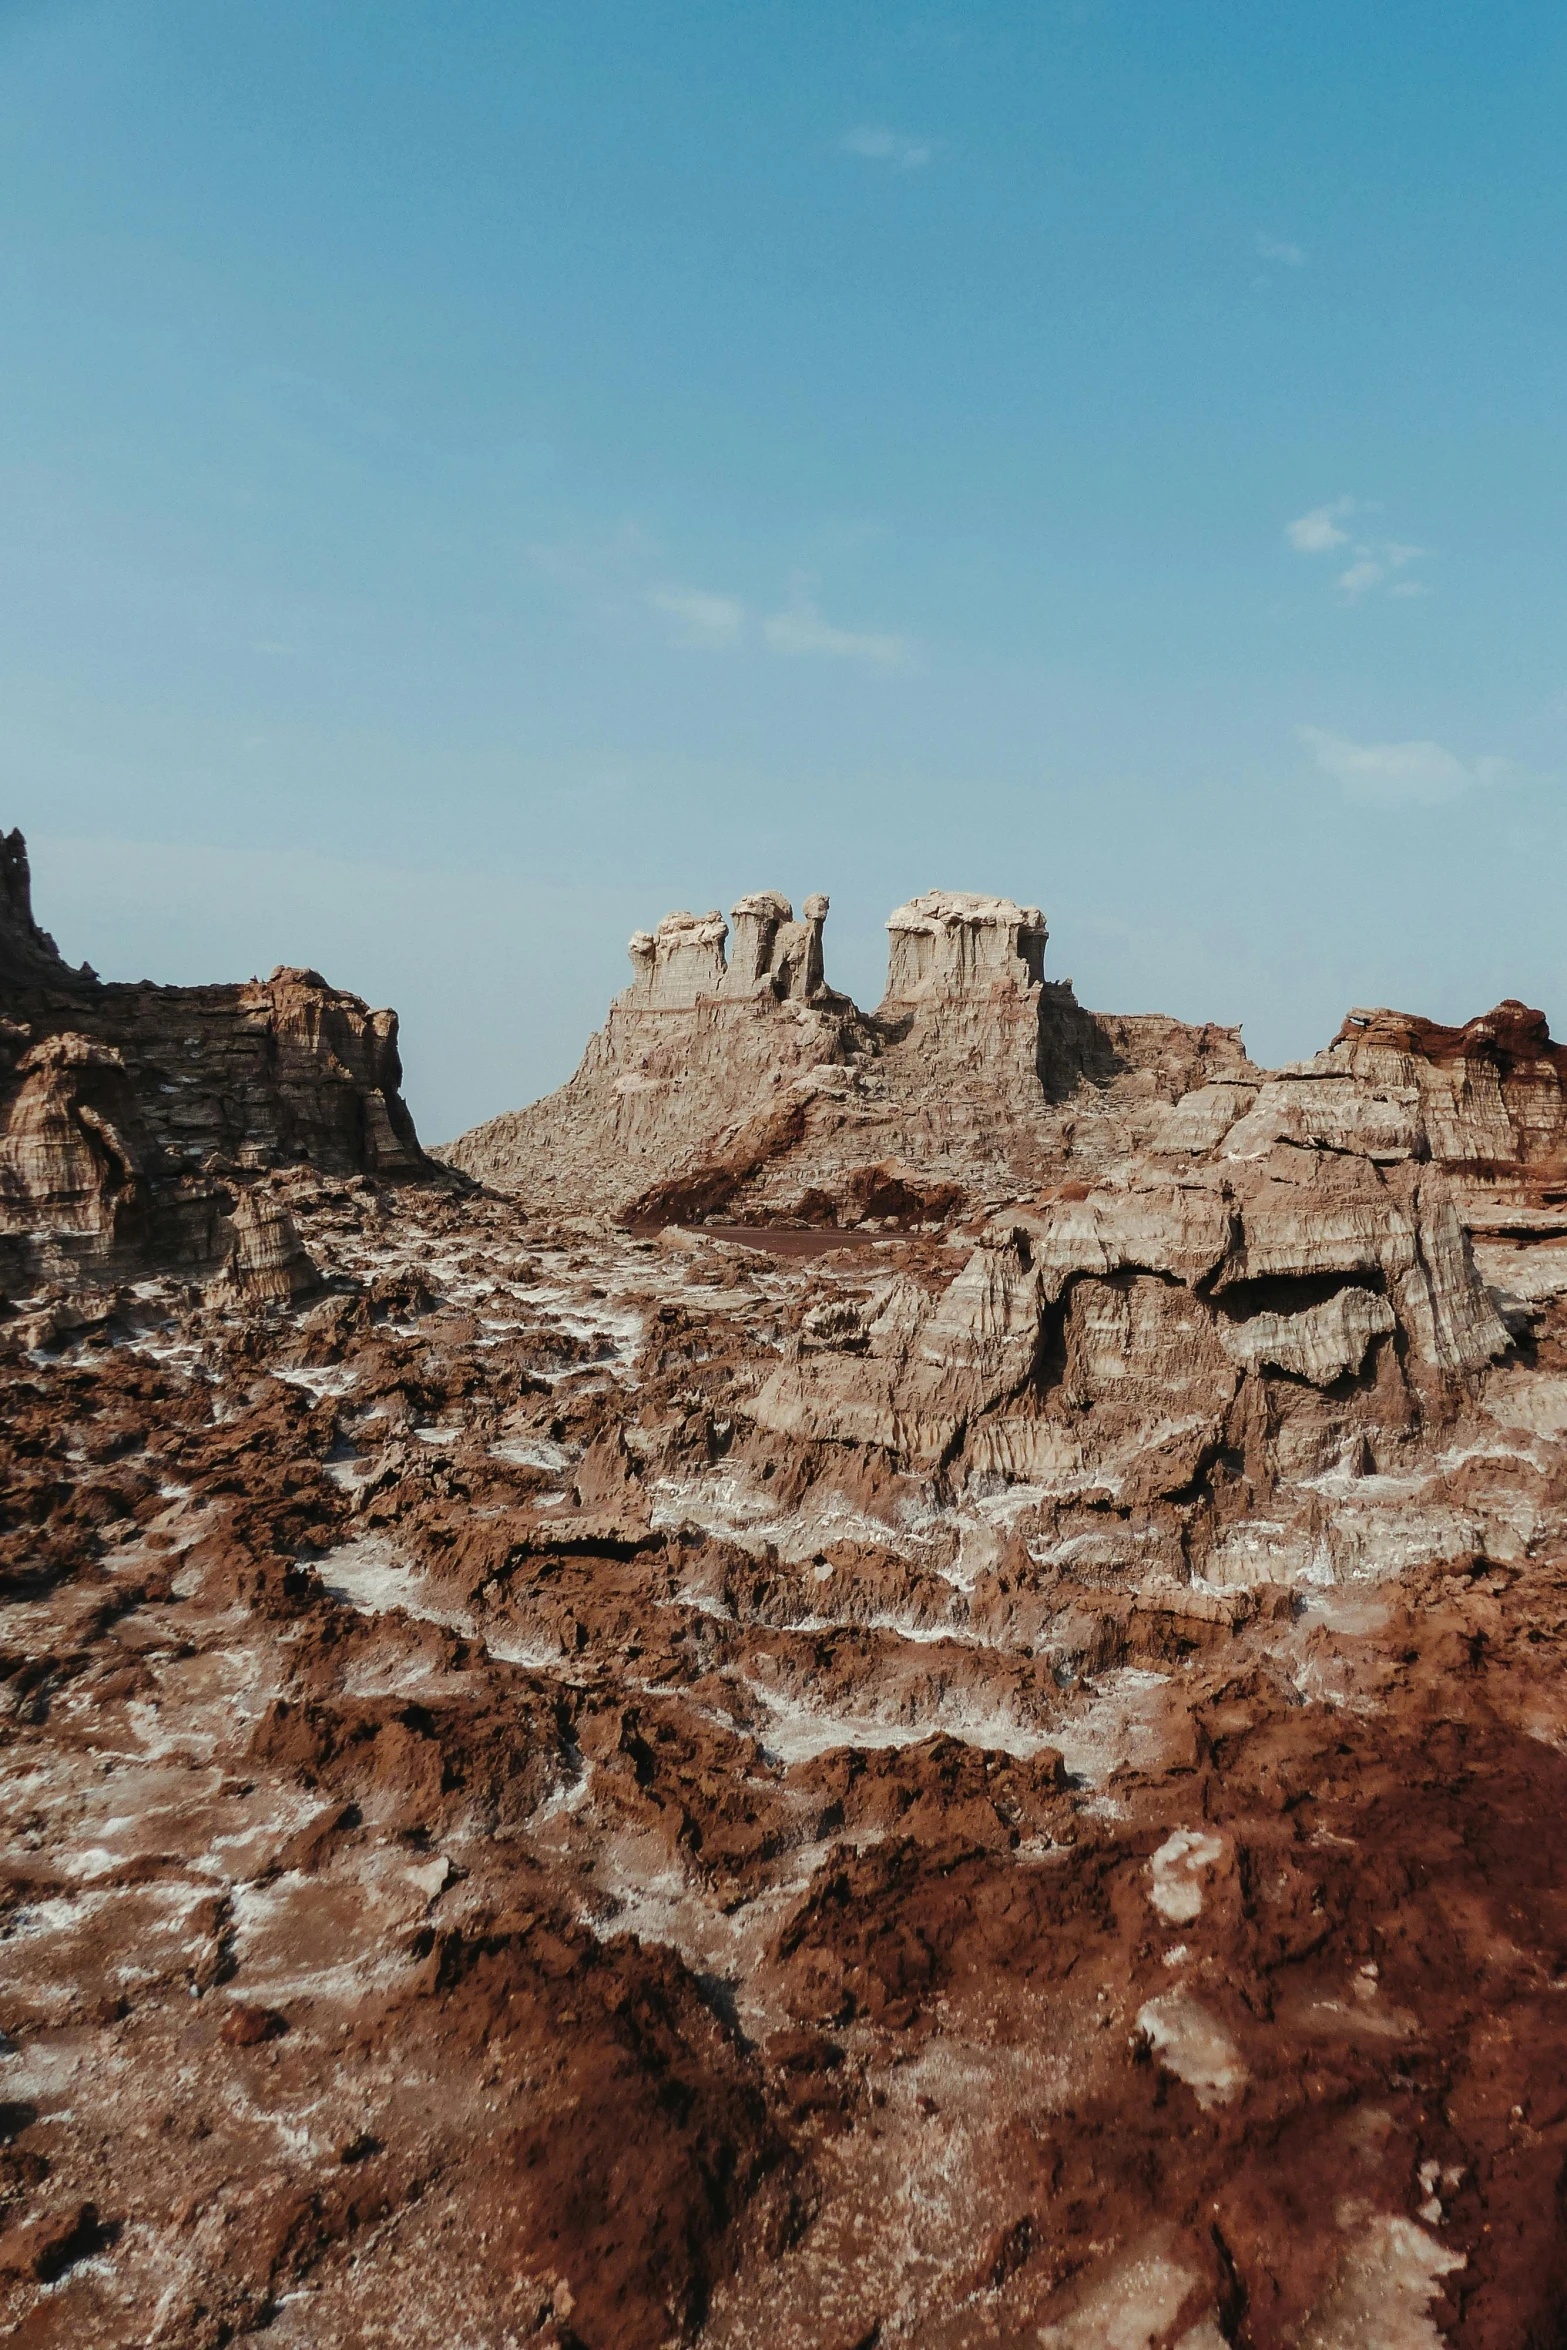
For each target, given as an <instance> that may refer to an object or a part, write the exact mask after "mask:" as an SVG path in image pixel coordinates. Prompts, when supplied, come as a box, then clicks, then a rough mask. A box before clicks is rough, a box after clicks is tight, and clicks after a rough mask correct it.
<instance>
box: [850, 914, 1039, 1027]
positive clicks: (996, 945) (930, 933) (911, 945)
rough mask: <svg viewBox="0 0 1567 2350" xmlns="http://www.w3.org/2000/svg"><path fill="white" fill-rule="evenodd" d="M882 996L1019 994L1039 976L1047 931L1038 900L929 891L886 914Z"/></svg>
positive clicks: (891, 999) (1036, 982)
mask: <svg viewBox="0 0 1567 2350" xmlns="http://www.w3.org/2000/svg"><path fill="white" fill-rule="evenodd" d="M887 930H888V955H887V1000H888V1002H889V1003H910V1002H915V1001H917V1000H918V999H919V998H920V997H922V996H956V995H992V994H994V993H995V992H996V991H997V990H998V989H999V990H1001V991H1003V992H1005V993H1007V994H1021V993H1023V991H1024V990H1025V989H1027V988H1031V987H1038V986H1039V985H1040V983H1041V981H1042V980H1043V978H1044V974H1045V941H1046V939H1047V938H1048V936H1049V932H1048V930H1047V929H1046V927H1045V918H1044V916H1043V914H1042V913H1041V912H1040V910H1039V908H1038V907H1037V906H1019V905H1015V904H1014V903H1013V901H1012V899H1011V898H993V897H984V896H982V895H980V894H979V893H977V892H976V891H974V890H966V889H928V890H926V891H925V893H924V895H923V896H922V897H917V898H910V900H909V902H908V904H907V905H906V906H897V907H895V908H894V910H893V911H892V913H890V914H889V915H888V917H887Z"/></svg>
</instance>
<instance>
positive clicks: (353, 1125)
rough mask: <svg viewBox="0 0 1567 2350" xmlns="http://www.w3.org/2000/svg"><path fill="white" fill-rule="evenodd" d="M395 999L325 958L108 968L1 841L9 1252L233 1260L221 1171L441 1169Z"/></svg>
mask: <svg viewBox="0 0 1567 2350" xmlns="http://www.w3.org/2000/svg"><path fill="white" fill-rule="evenodd" d="M401 1083H402V1070H401V1064H400V1062H399V1059H398V1052H397V1015H396V1014H395V1013H394V1012H389V1011H381V1012H375V1011H371V1010H370V1008H369V1007H368V1006H367V1005H366V1004H365V1003H364V1002H362V1001H361V999H360V998H359V997H358V996H355V995H349V994H347V993H346V992H345V991H344V990H342V989H340V988H334V987H330V986H328V984H327V982H326V981H325V980H324V979H323V978H322V977H321V975H320V974H319V972H315V971H303V970H293V969H289V968H280V969H278V970H276V971H274V972H273V974H272V977H271V978H270V979H269V980H265V981H260V980H251V981H248V982H246V983H244V984H242V985H237V986H218V987H155V986H153V985H152V984H150V983H146V982H144V983H142V984H140V985H134V986H132V985H119V984H105V983H103V982H101V981H99V980H98V979H97V978H96V977H95V976H94V974H93V973H92V972H91V971H90V970H89V969H88V968H87V967H86V966H83V968H82V969H81V970H80V971H73V970H72V969H70V967H69V966H68V965H67V964H66V963H65V962H64V961H63V960H62V959H61V958H60V956H59V955H58V954H57V953H56V951H55V949H54V943H53V941H52V940H51V939H49V938H48V937H47V936H46V934H45V933H44V932H42V931H41V930H39V928H38V926H37V924H36V923H35V922H34V920H33V917H32V906H31V897H30V889H29V881H28V870H27V855H26V846H25V843H24V842H23V841H22V837H21V835H20V833H12V834H11V835H10V836H9V837H8V838H6V839H5V840H4V841H0V1263H3V1266H4V1269H5V1277H6V1279H7V1280H8V1281H10V1282H12V1283H13V1284H14V1283H15V1282H16V1281H17V1280H25V1279H27V1278H30V1277H32V1276H33V1275H35V1274H38V1273H40V1272H41V1273H43V1274H44V1275H46V1276H47V1277H50V1278H54V1277H56V1276H58V1274H59V1273H60V1270H61V1268H62V1267H63V1266H66V1265H70V1264H74V1265H77V1266H82V1267H92V1266H97V1267H100V1268H113V1267H125V1266H129V1265H130V1264H131V1263H133V1262H136V1261H140V1260H147V1261H157V1262H160V1263H161V1262H168V1263H180V1262H186V1263H189V1264H190V1265H191V1266H192V1267H193V1268H194V1269H201V1268H202V1267H204V1266H206V1265H208V1264H210V1263H212V1262H213V1261H214V1259H215V1260H216V1261H219V1262H221V1261H222V1260H223V1259H224V1258H225V1257H226V1256H227V1255H228V1253H229V1251H230V1248H231V1246H232V1243H233V1238H234V1236H233V1233H232V1231H231V1229H230V1227H229V1224H228V1221H227V1210H228V1208H229V1206H230V1205H232V1201H231V1198H230V1195H229V1194H228V1192H226V1191H225V1190H223V1188H222V1181H223V1179H224V1178H225V1177H230V1178H232V1177H234V1176H236V1175H243V1174H246V1173H257V1172H261V1171H264V1170H266V1169H269V1168H277V1167H284V1166H290V1165H298V1164H305V1165H309V1166H313V1167H316V1168H318V1169H319V1170H321V1171H322V1172H323V1173H333V1174H350V1173H371V1174H377V1175H385V1176H393V1177H398V1176H407V1175H415V1174H420V1173H425V1172H428V1171H429V1163H428V1161H427V1160H426V1159H425V1157H424V1154H423V1152H422V1151H421V1149H420V1147H419V1140H418V1136H417V1135H416V1133H415V1131H414V1126H413V1121H412V1119H411V1118H410V1116H409V1114H408V1110H407V1107H406V1105H405V1104H404V1102H403V1100H402V1097H401V1093H400V1091H399V1088H400V1086H401Z"/></svg>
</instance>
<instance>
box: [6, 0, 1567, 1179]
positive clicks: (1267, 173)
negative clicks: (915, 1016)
mask: <svg viewBox="0 0 1567 2350" xmlns="http://www.w3.org/2000/svg"><path fill="white" fill-rule="evenodd" d="M1564 64H1567V18H1564V17H1563V15H1562V12H1561V11H1560V10H1559V9H1554V8H1548V7H1546V6H1543V5H1529V6H1523V5H1509V4H1508V0H1490V5H1487V6H1485V7H1483V8H1482V7H1480V6H1467V5H1466V6H1457V5H1451V4H1448V0H1420V4H1419V5H1414V4H1413V0H1380V4H1379V5H1378V6H1377V7H1375V8H1367V7H1366V6H1365V5H1364V0H1356V4H1355V5H1350V4H1349V0H1312V4H1311V5H1309V6H1308V5H1303V4H1294V5H1291V4H1288V0H1280V4H1279V5H1277V6H1270V7H1267V8H1261V7H1258V6H1257V5H1256V4H1255V0H1225V4H1222V5H1221V4H1216V0H1183V4H1182V5H1181V6H1179V7H1174V6H1171V5H1169V4H1168V0H1161V4H1157V5H1156V4H1155V0H1141V4H1133V0H1081V4H1074V5H1056V4H1055V0H1028V4H1025V0H964V4H962V5H923V6H920V5H916V6H908V7H904V6H901V5H898V4H897V0H880V4H878V5H874V6H861V7H851V8H846V7H845V6H843V4H842V0H835V4H828V0H820V4H818V0H768V5H767V6H765V7H762V6H752V7H743V6H736V5H735V4H734V0H725V4H722V5H721V4H719V0H702V4H695V0H687V4H684V5H660V4H659V0H636V4H635V5H632V4H630V0H530V4H528V5H520V4H517V0H512V4H509V5H499V4H495V0H442V4H439V5H438V4H436V0H330V4H328V5H323V0H308V4H303V0H265V5H262V4H260V0H224V4H223V6H221V7H218V8H214V7H213V6H211V5H210V0H134V5H131V4H121V0H113V4H111V5H87V4H83V5H71V4H65V0H59V4H51V0H35V4H32V5H28V4H26V0H10V4H9V5H7V4H6V0H0V317H3V319H4V321H5V325H4V330H3V333H4V360H3V365H0V516H3V528H0V693H3V698H4V713H5V717H4V726H3V729H0V761H3V773H0V821H3V822H4V823H5V824H7V825H9V824H12V823H20V824H21V825H22V827H23V828H24V830H25V831H26V832H27V834H28V836H29V839H30V841H31V842H32V845H33V855H34V868H35V879H36V891H35V894H36V897H37V900H38V906H39V911H40V914H41V916H42V918H43V919H44V920H45V922H46V923H47V924H48V925H49V927H51V928H52V929H53V930H54V931H55V932H56V934H57V936H58V937H59V939H60V943H61V945H62V947H63V948H64V949H65V950H66V952H68V953H69V954H71V955H72V957H73V958H79V957H81V956H83V955H87V956H90V958H91V959H92V960H93V962H94V963H95V964H96V965H97V966H98V968H99V969H100V970H101V971H102V972H103V973H104V974H105V976H108V977H127V978H128V977H141V976H143V975H146V976H150V977H153V978H157V979H161V980H194V979H210V978H218V977H243V976H246V975H248V973H249V972H251V971H252V970H262V971H264V970H266V969H268V968H270V967H271V965H272V964H273V963H275V962H279V961H292V962H308V963H314V964H316V965H317V966H318V967H320V968H321V969H323V970H324V971H325V972H326V973H327V974H328V976H329V977H331V978H333V979H334V980H337V981H339V982H340V983H342V984H344V985H347V986H351V987H354V988H357V989H358V990H360V991H361V992H362V993H364V994H366V995H368V996H369V997H371V998H372V1000H374V1001H376V1002H392V1003H395V1004H396V1005H397V1006H398V1007H399V1009H400V1011H401V1012H402V1014H403V1024H404V1044H405V1060H406V1064H407V1076H408V1093H409V1097H410V1100H411V1102H412V1104H413V1107H414V1109H415V1113H416V1115H417V1116H418V1118H419V1121H420V1125H421V1129H422V1131H423V1132H424V1133H425V1134H426V1135H427V1136H428V1137H429V1138H431V1139H440V1138H441V1137H443V1136H445V1135H447V1134H450V1133H453V1132H455V1131H456V1130H457V1129H459V1128H460V1127H461V1126H463V1125H465V1124H467V1123H469V1122H471V1121H472V1120H474V1119H476V1118H478V1117H481V1116H484V1115H487V1114H489V1113H490V1112H492V1111H495V1110H499V1109H502V1108H506V1107H509V1106H512V1105H513V1104H515V1103H517V1102H519V1101H522V1100H525V1099H528V1098H530V1097H531V1096H533V1095H535V1094H537V1093H539V1092H541V1091H543V1090H545V1089H546V1088H547V1087H548V1086H550V1085H552V1084H554V1083H557V1082H559V1080H560V1079H561V1078H563V1077H564V1076H565V1075H567V1074H568V1073H569V1071H570V1069H571V1067H572V1066H573V1065H574V1063H575V1060H576V1058H577V1055H578V1053H579V1051H580V1049H581V1045H582V1043H583V1041H584V1039H585V1037H586V1034H587V1032H588V1030H589V1029H590V1028H591V1027H592V1026H593V1025H594V1024H595V1023H596V1022H597V1021H598V1019H599V1018H600V1017H601V1016H602V1012H603V1008H604V1006H605V1004H606V1002H607V1000H608V997H609V995H610V994H611V992H612V991H613V990H614V989H615V988H617V987H619V986H621V985H622V984H623V983H624V980H625V977H626V975H627V966H626V964H625V960H624V942H625V939H626V937H627V935H628V933H629V932H630V931H631V930H632V929H633V928H636V927H640V926H642V925H644V924H649V923H651V922H653V921H655V920H656V919H657V918H658V916H659V915H660V914H661V913H663V912H665V911H667V910H668V909H669V908H671V907H673V906H690V907H692V908H695V909H698V910H700V909H701V908H703V907H706V906H709V905H714V904H718V905H722V906H725V907H727V906H728V905H729V904H730V903H731V902H732V900H733V899H734V898H735V897H736V896H738V895H739V894H740V893H741V892H742V891H745V890H750V889H755V888H759V887H778V888H783V889H785V890H787V891H788V892H790V893H791V894H792V895H793V896H794V898H795V899H796V902H798V900H799V899H800V898H801V897H803V896H804V895H805V894H806V893H807V892H808V891H810V890H813V889H824V890H826V891H827V892H828V893H829V894H830V896H831V898H832V901H833V912H832V916H831V919H830V922H829V926H828V934H827V937H828V971H829V976H830V977H832V978H834V979H835V980H836V981H837V983H838V984H840V985H844V986H847V987H849V988H851V989H852V991H853V992H854V993H855V994H856V995H857V996H858V997H859V998H860V1000H861V1001H862V1002H867V1003H874V1002H875V1000H876V998H877V997H878V995H879V993H880V989H881V982H882V976H883V972H884V967H885V962H884V937H883V933H882V929H881V925H882V922H883V920H884V918H885V916H886V914H887V912H888V911H889V909H890V908H891V907H892V906H893V905H894V904H896V903H897V902H898V901H899V900H900V899H902V898H904V897H906V896H908V895H909V894H910V893H911V892H913V891H916V890H920V889H925V888H929V887H931V886H933V885H942V886H949V887H957V888H976V889H993V890H998V891H1002V892H1005V893H1006V894H1008V895H1011V896H1015V897H1018V898H1022V899H1024V900H1029V901H1033V902H1037V903H1039V904H1041V905H1043V906H1044V907H1045V909H1046V911H1047V914H1048V916H1049V919H1050V924H1051V931H1052V940H1051V948H1050V953H1049V958H1048V968H1049V969H1050V970H1051V971H1052V972H1053V973H1054V974H1055V975H1056V976H1066V975H1068V974H1070V975H1071V976H1072V977H1074V979H1075V980H1076V983H1077V986H1078V991H1079V993H1080V995H1081V996H1082V997H1083V998H1084V1000H1085V1001H1087V1002H1090V1003H1092V1004H1094V1005H1097V1006H1101V1007H1104V1008H1106V1009H1114V1010H1124V1011H1133V1010H1147V1009H1155V1008H1157V1009H1162V1010H1167V1011H1172V1012H1176V1013H1179V1014H1181V1015H1183V1016H1185V1017H1187V1018H1193V1019H1198V1018H1213V1019H1224V1020H1241V1021H1243V1022H1244V1023H1245V1027H1246V1033H1247V1036H1248V1039H1249V1041H1250V1043H1251V1045H1252V1049H1253V1051H1254V1052H1255V1053H1256V1054H1258V1055H1259V1056H1260V1057H1263V1058H1266V1059H1269V1060H1278V1059H1281V1058H1284V1057H1287V1056H1292V1055H1296V1054H1300V1053H1304V1052H1307V1051H1310V1050H1312V1049H1314V1047H1315V1046H1316V1045H1317V1044H1319V1043H1320V1042H1322V1041H1324V1040H1325V1039H1326V1037H1327V1036H1328V1035H1329V1034H1331V1032H1332V1030H1333V1029H1334V1027H1335V1026H1336V1025H1337V1023H1338V1020H1339V1018H1340V1017H1341V1015H1342V1013H1343V1012H1344V1010H1345V1009H1346V1008H1347V1007H1348V1006H1349V1005H1350V1004H1351V1003H1376V1002H1391V1003H1395V1004H1398V1005H1401V1006H1403V1007H1405V1008H1409V1009H1417V1010H1423V1011H1426V1012H1429V1013H1432V1014H1434V1015H1436V1016H1439V1017H1444V1018H1454V1019H1456V1018H1462V1017H1464V1016H1466V1015H1468V1014H1470V1013H1472V1012H1475V1011H1478V1010H1481V1009H1483V1008H1485V1007H1487V1006H1489V1005H1490V1004H1491V1003H1492V1002H1494V1001H1495V1000H1496V999H1497V998H1498V997H1499V996H1501V995H1503V994H1517V995H1522V996H1524V997H1526V998H1528V999H1529V1000H1531V1001H1533V1002H1537V1003H1542V1004H1543V1005H1544V1006H1545V1007H1546V1009H1547V1010H1548V1011H1550V1012H1551V1013H1552V1014H1553V1015H1554V1017H1555V1020H1556V1023H1557V1026H1558V1028H1559V1029H1560V1030H1563V1031H1567V929H1564V924H1563V920H1562V907H1561V899H1562V890H1561V876H1562V873H1563V870H1564V850H1567V823H1564V818H1563V797H1564V791H1567V780H1564V779H1567V648H1564V644H1563V628H1562V617H1563V598H1562V550H1563V546H1564V543H1567V435H1564V433H1563V392H1564V386H1567V304H1564V302H1563V299H1562V294H1563V259H1564V235H1563V231H1564V225H1567V224H1564V211H1567V143H1564V141H1563V139H1562V136H1561V129H1560V125H1561V121H1562V117H1563V101H1564V96H1567V88H1564Z"/></svg>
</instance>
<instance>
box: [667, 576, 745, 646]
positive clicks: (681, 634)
mask: <svg viewBox="0 0 1567 2350" xmlns="http://www.w3.org/2000/svg"><path fill="white" fill-rule="evenodd" d="M643 602H644V603H645V604H647V606H648V607H649V609H650V610H651V611H654V612H656V613H658V615H659V617H660V618H661V619H663V620H666V621H667V622H668V623H669V633H670V640H671V642H672V643H674V644H677V645H680V646H682V647H684V648H685V649H687V650H689V651H692V652H703V653H721V652H724V651H727V649H728V648H729V647H730V646H731V645H737V644H738V643H739V642H740V638H741V635H742V633H743V631H744V628H745V606H744V605H743V604H740V603H737V602H736V601H735V599H734V597H733V596H715V595H711V594H709V593H708V591H707V590H706V589H704V588H683V587H656V588H649V589H648V590H647V592H646V594H645V595H644V597H643Z"/></svg>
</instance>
